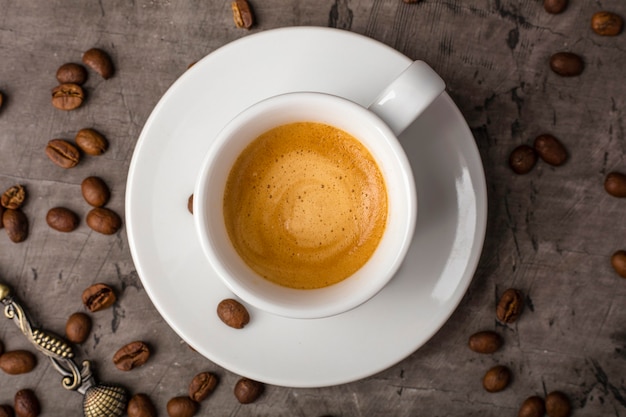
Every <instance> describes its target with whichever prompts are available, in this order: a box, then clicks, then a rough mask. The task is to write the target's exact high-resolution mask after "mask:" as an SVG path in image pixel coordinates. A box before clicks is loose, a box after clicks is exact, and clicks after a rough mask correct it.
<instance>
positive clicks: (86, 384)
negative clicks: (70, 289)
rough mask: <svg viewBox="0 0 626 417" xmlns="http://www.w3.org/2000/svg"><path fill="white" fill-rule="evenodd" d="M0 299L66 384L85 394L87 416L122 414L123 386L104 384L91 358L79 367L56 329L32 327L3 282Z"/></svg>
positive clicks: (124, 394)
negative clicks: (53, 330)
mask: <svg viewBox="0 0 626 417" xmlns="http://www.w3.org/2000/svg"><path fill="white" fill-rule="evenodd" d="M0 303H2V304H4V315H5V316H6V317H7V318H8V319H10V320H13V322H14V323H15V325H16V326H17V327H19V329H20V330H21V331H22V333H23V334H24V336H26V338H27V339H28V340H29V341H30V342H31V343H32V344H33V345H34V346H35V347H36V348H37V350H39V351H40V352H41V353H43V354H44V355H46V356H47V357H48V358H49V359H50V361H51V362H52V365H53V366H54V368H55V369H56V370H57V371H58V372H59V373H60V374H61V375H63V381H62V383H63V387H64V388H66V389H69V390H75V391H78V392H80V393H81V394H83V395H84V398H83V412H84V415H85V417H119V416H121V415H122V414H123V413H124V412H125V411H126V402H127V394H126V390H125V389H124V388H122V387H119V386H116V385H109V384H101V383H98V382H96V379H95V377H94V375H93V372H92V370H91V363H90V362H89V361H88V360H85V361H83V362H82V366H81V367H79V366H78V364H76V362H75V361H74V356H75V355H74V350H73V348H72V346H71V345H70V344H69V343H68V342H66V341H65V340H63V339H62V338H61V337H59V336H57V335H55V334H54V333H51V332H48V331H46V330H43V329H36V328H33V325H32V323H31V321H30V319H29V318H28V316H27V314H26V312H25V311H24V308H23V307H22V306H21V305H20V304H19V303H18V302H17V301H16V300H15V297H14V296H13V294H12V292H11V289H10V288H9V287H8V286H6V285H4V284H1V283H0Z"/></svg>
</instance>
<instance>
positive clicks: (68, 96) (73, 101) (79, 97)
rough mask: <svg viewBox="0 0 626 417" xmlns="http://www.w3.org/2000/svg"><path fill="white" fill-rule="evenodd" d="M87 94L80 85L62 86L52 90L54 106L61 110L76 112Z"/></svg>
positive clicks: (69, 84)
mask: <svg viewBox="0 0 626 417" xmlns="http://www.w3.org/2000/svg"><path fill="white" fill-rule="evenodd" d="M83 100H85V92H84V91H83V89H82V88H81V86H80V85H78V84H72V83H68V84H61V85H58V86H56V87H54V89H52V105H53V106H54V107H56V108H57V109H59V110H68V111H69V110H74V109H77V108H79V107H80V106H81V104H83Z"/></svg>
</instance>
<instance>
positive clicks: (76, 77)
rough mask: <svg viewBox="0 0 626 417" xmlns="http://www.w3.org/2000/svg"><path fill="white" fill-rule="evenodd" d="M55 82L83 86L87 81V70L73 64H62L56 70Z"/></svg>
mask: <svg viewBox="0 0 626 417" xmlns="http://www.w3.org/2000/svg"><path fill="white" fill-rule="evenodd" d="M57 81H59V84H78V85H83V84H84V83H85V81H87V70H86V69H85V67H83V66H82V65H80V64H75V63H73V62H69V63H67V64H63V65H61V66H60V67H59V69H57Z"/></svg>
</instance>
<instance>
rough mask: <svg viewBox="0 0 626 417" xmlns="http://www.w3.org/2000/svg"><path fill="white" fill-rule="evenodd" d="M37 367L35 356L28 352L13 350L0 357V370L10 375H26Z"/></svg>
mask: <svg viewBox="0 0 626 417" xmlns="http://www.w3.org/2000/svg"><path fill="white" fill-rule="evenodd" d="M35 365H37V359H36V358H35V355H33V354H32V353H31V352H29V351H27V350H11V351H8V352H4V353H3V354H2V356H0V369H2V370H3V371H4V372H5V373H7V374H9V375H19V374H26V373H28V372H30V371H32V370H33V369H34V368H35Z"/></svg>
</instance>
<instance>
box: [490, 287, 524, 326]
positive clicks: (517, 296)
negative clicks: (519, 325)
mask: <svg viewBox="0 0 626 417" xmlns="http://www.w3.org/2000/svg"><path fill="white" fill-rule="evenodd" d="M523 307H524V298H523V296H522V293H521V292H520V291H518V290H516V289H513V288H509V289H508V290H506V291H505V292H504V293H503V294H502V296H501V297H500V301H499V302H498V305H497V307H496V317H497V318H498V320H500V321H501V322H502V323H513V322H514V321H515V320H517V318H518V317H519V315H520V314H521V312H522V308H523Z"/></svg>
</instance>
